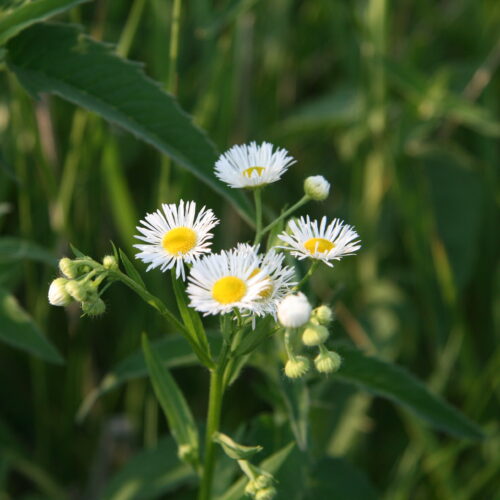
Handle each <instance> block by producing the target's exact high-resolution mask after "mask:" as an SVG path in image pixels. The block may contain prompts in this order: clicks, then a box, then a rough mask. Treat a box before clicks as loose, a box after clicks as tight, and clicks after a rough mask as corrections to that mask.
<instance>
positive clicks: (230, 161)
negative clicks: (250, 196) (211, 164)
mask: <svg viewBox="0 0 500 500" xmlns="http://www.w3.org/2000/svg"><path fill="white" fill-rule="evenodd" d="M273 147H274V146H273V145H272V144H270V143H269V142H263V143H262V144H261V145H260V146H258V145H257V144H256V143H255V142H251V143H250V144H243V145H241V146H233V147H232V148H231V149H229V150H228V151H226V152H225V153H224V154H222V155H221V156H220V157H219V159H218V160H217V162H216V164H215V175H216V176H217V177H218V178H219V179H220V180H221V181H223V182H225V183H226V184H228V185H229V186H231V187H233V188H254V187H258V186H263V185H265V184H270V183H271V182H276V181H278V180H279V179H280V178H281V176H282V175H283V174H284V173H285V172H286V171H287V170H288V167H289V166H290V165H292V164H293V163H295V160H294V159H293V158H292V157H291V156H289V154H288V151H287V150H286V149H279V148H277V149H276V151H274V152H273Z"/></svg>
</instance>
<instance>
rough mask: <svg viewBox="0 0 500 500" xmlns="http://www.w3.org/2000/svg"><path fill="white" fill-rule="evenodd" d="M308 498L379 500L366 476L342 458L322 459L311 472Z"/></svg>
mask: <svg viewBox="0 0 500 500" xmlns="http://www.w3.org/2000/svg"><path fill="white" fill-rule="evenodd" d="M306 491H307V493H306V499H308V500H309V499H310V500H319V499H325V500H326V499H330V498H331V499H333V498H334V499H335V500H377V499H378V494H377V492H376V490H375V489H374V487H373V486H372V484H371V483H370V482H369V481H368V479H367V478H366V476H365V475H364V474H363V473H362V472H361V471H359V470H358V469H357V468H356V467H354V466H353V465H351V464H350V463H349V462H347V461H346V460H344V459H342V458H327V459H325V460H322V461H320V462H319V463H318V464H316V466H315V467H314V469H313V471H312V473H311V488H310V489H307V490H306Z"/></svg>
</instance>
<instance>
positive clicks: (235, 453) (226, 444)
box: [212, 432, 262, 460]
mask: <svg viewBox="0 0 500 500" xmlns="http://www.w3.org/2000/svg"><path fill="white" fill-rule="evenodd" d="M212 439H213V440H214V441H215V442H216V443H217V444H219V445H220V446H221V447H222V449H223V450H224V453H225V454H226V455H227V456H228V457H229V458H232V459H233V460H248V459H250V458H251V457H253V456H254V455H255V454H256V453H259V452H260V451H262V446H259V445H257V446H245V445H243V444H239V443H237V442H236V441H235V440H234V439H231V438H230V437H229V436H228V435H226V434H222V432H216V433H215V435H214V437H213V438H212Z"/></svg>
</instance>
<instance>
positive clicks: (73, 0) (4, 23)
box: [0, 0, 89, 45]
mask: <svg viewBox="0 0 500 500" xmlns="http://www.w3.org/2000/svg"><path fill="white" fill-rule="evenodd" d="M88 1H89V0H37V1H35V2H30V3H26V4H24V5H22V6H20V7H18V8H17V9H14V10H12V11H10V12H9V13H8V14H6V15H5V16H0V45H3V44H4V43H6V42H7V41H8V40H9V39H10V38H12V37H13V36H15V35H17V34H18V33H19V32H20V31H22V30H23V29H25V28H27V27H28V26H31V25H32V24H34V23H37V22H39V21H43V20H44V19H48V18H49V17H52V16H55V15H56V14H59V13H60V12H63V11H65V10H68V9H71V8H72V7H75V6H76V5H79V4H81V3H84V2H88Z"/></svg>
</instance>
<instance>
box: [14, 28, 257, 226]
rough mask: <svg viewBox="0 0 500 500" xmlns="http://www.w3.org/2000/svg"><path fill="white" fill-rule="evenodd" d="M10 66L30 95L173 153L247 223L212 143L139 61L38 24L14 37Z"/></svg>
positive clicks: (245, 206) (243, 204) (74, 31)
mask: <svg viewBox="0 0 500 500" xmlns="http://www.w3.org/2000/svg"><path fill="white" fill-rule="evenodd" d="M7 49H8V55H7V64H8V67H9V68H10V69H11V70H12V71H13V72H14V73H15V74H16V75H17V77H18V78H19V81H20V83H21V84H22V85H23V86H24V87H25V88H26V89H27V90H29V91H30V92H31V93H32V94H34V95H37V94H39V93H40V92H49V93H53V94H57V95H59V96H60V97H62V98H64V99H67V100H69V101H71V102H73V103H75V104H76V105H78V106H81V107H83V108H86V109H89V110H91V111H94V112H95V113H98V114H99V115H101V116H102V117H103V118H105V119H106V120H108V121H111V122H114V123H117V124H118V125H120V126H121V127H123V128H124V129H126V130H128V131H129V132H131V133H133V134H134V135H136V136H137V137H139V138H140V139H142V140H144V141H146V142H148V143H149V144H152V145H153V146H155V147H156V148H157V149H159V150H160V151H161V152H163V153H165V154H167V155H169V156H171V157H172V158H173V159H174V160H175V161H176V162H177V163H179V164H180V165H182V166H183V167H185V168H187V169H188V170H189V171H190V172H191V173H193V174H194V175H195V176H197V177H198V178H199V179H200V180H202V181H203V182H205V183H206V184H207V185H209V186H210V187H211V188H212V189H214V190H215V191H216V192H217V193H219V194H221V195H222V196H224V197H225V198H226V199H227V200H228V201H230V202H231V203H232V204H233V205H234V206H235V207H236V209H237V210H238V211H239V213H240V214H241V215H242V216H243V217H244V218H245V219H246V220H247V221H248V222H249V223H251V224H252V220H253V219H252V217H251V216H250V215H249V214H250V213H251V210H250V208H249V202H248V201H247V199H246V198H245V197H244V196H243V195H242V194H241V193H240V192H239V191H238V190H235V189H231V188H229V187H227V186H226V185H225V184H223V183H222V182H220V181H219V180H218V179H217V178H216V177H215V176H214V174H213V167H214V163H215V161H216V159H217V155H216V152H215V150H214V147H213V145H212V143H211V142H210V141H209V140H208V138H207V137H206V135H205V134H204V133H203V132H202V131H201V130H200V129H198V128H197V127H196V126H195V125H194V124H193V123H192V121H191V119H190V118H189V116H188V115H187V114H186V113H185V112H184V111H183V110H182V109H181V108H180V107H179V105H178V104H177V101H176V100H175V99H174V98H173V97H172V96H170V95H169V94H167V93H166V92H164V91H163V90H162V89H161V88H160V85H159V84H158V83H157V82H155V81H153V80H151V79H150V78H148V77H147V76H146V75H145V74H144V72H143V70H142V68H141V66H140V65H139V64H136V63H132V62H130V61H127V60H124V59H122V58H120V57H118V56H117V55H115V54H114V53H113V52H112V50H111V48H110V47H109V46H108V45H105V44H102V43H99V42H96V41H95V40H92V39H91V38H89V37H88V36H86V35H84V34H83V33H82V32H81V31H80V30H79V28H78V27H76V26H64V25H60V24H55V23H46V24H38V25H36V26H32V27H31V28H29V29H27V30H25V31H24V32H23V33H21V34H20V35H18V36H17V37H16V38H14V39H12V40H11V41H10V42H9V43H8V45H7Z"/></svg>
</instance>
